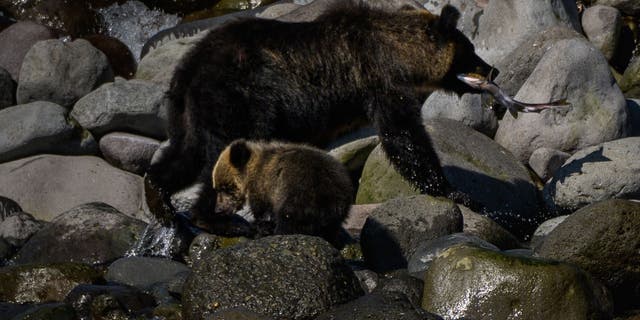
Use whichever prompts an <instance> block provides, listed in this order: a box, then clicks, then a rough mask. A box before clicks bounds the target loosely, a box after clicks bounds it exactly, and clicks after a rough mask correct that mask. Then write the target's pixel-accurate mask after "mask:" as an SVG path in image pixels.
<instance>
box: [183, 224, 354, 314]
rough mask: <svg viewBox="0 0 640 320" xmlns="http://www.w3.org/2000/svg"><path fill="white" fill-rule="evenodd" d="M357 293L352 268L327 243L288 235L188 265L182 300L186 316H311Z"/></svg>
mask: <svg viewBox="0 0 640 320" xmlns="http://www.w3.org/2000/svg"><path fill="white" fill-rule="evenodd" d="M229 288H233V289H234V290H229ZM361 294H362V289H361V288H360V284H359V282H358V279H357V278H356V277H355V275H354V274H353V271H351V269H350V268H349V267H348V266H347V265H346V263H345V262H344V260H343V259H342V258H341V257H340V255H339V253H338V251H337V250H335V249H334V248H333V247H332V246H331V245H330V244H329V243H328V242H326V241H324V240H322V239H321V238H317V237H310V236H302V235H290V236H272V237H265V238H261V239H258V240H255V241H250V242H245V243H241V244H238V245H236V246H233V247H229V248H225V249H221V250H216V251H213V252H210V253H209V254H207V255H206V256H205V257H204V259H202V260H200V261H199V262H198V263H196V264H195V265H194V267H193V272H192V274H191V276H189V278H188V279H187V283H186V284H185V288H184V295H183V299H182V302H183V305H184V309H183V311H184V317H185V318H186V319H201V318H206V316H207V315H208V314H209V313H211V312H212V311H213V310H216V309H217V310H216V311H218V310H225V309H233V308H246V309H248V310H251V311H253V312H256V313H259V314H262V315H265V316H269V317H274V318H287V319H311V318H313V317H315V316H317V315H319V314H320V313H322V312H324V311H327V310H328V309H329V308H331V307H332V306H335V305H337V304H342V303H345V302H348V301H350V300H353V299H355V298H357V297H358V296H359V295H361Z"/></svg>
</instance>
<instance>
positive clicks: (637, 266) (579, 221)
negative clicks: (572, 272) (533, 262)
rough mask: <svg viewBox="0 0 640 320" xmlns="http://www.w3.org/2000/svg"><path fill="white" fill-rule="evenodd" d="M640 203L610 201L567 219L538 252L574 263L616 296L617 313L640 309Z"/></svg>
mask: <svg viewBox="0 0 640 320" xmlns="http://www.w3.org/2000/svg"><path fill="white" fill-rule="evenodd" d="M638 248H640V203H638V202H634V201H627V200H619V199H614V200H608V201H603V202H599V203H595V204H592V205H590V206H587V207H584V208H582V209H580V210H578V211H576V212H575V213H573V214H571V215H570V216H568V217H567V218H566V219H565V220H564V221H563V222H562V223H560V224H559V225H558V226H557V227H556V228H555V229H553V231H551V232H550V233H549V235H548V236H547V237H546V238H545V239H544V240H543V241H542V243H541V244H540V245H539V246H538V247H537V248H536V249H535V252H536V255H538V256H540V257H545V258H550V259H556V260H562V261H564V262H568V263H572V264H574V265H577V266H578V267H580V268H582V269H584V270H585V271H587V272H589V273H590V274H591V275H593V276H594V277H595V278H597V279H599V280H600V281H602V282H603V283H604V284H605V285H606V286H607V287H608V288H609V289H611V292H612V293H613V297H614V306H615V308H616V313H618V312H620V311H623V310H627V309H638V308H640V255H638Z"/></svg>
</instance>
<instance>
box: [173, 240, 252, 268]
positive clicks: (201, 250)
mask: <svg viewBox="0 0 640 320" xmlns="http://www.w3.org/2000/svg"><path fill="white" fill-rule="evenodd" d="M247 240H248V239H246V238H225V237H221V236H217V235H214V234H209V233H206V232H203V233H201V234H199V235H197V236H196V237H195V238H194V239H193V241H191V244H190V245H189V256H188V257H187V258H186V260H187V264H188V265H189V266H190V267H193V265H194V264H196V263H198V261H200V260H202V258H203V257H204V256H206V255H207V253H208V252H211V251H215V250H218V249H222V248H227V247H231V246H234V245H236V244H238V243H241V242H245V241H247Z"/></svg>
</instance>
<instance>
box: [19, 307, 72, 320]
mask: <svg viewBox="0 0 640 320" xmlns="http://www.w3.org/2000/svg"><path fill="white" fill-rule="evenodd" d="M10 319H11V320H48V319H55V320H75V319H77V318H76V313H75V311H74V310H73V308H72V307H71V306H70V305H67V304H64V303H45V304H39V305H35V306H30V307H29V308H28V309H27V310H26V311H24V312H22V313H20V314H18V315H16V316H14V317H13V318H10Z"/></svg>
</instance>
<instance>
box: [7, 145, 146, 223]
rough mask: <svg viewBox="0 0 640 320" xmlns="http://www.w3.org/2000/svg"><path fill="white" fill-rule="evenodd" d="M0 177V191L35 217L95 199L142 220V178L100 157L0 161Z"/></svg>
mask: <svg viewBox="0 0 640 320" xmlns="http://www.w3.org/2000/svg"><path fill="white" fill-rule="evenodd" d="M0 176H1V177H2V180H0V194H2V195H6V196H7V197H9V198H12V199H15V200H16V201H18V202H19V203H20V204H21V205H22V208H23V209H24V211H26V212H29V213H31V214H32V215H33V216H34V217H35V218H36V219H38V220H44V221H51V220H52V219H53V218H54V217H56V216H57V215H58V214H60V213H62V212H65V211H67V210H70V209H71V208H73V207H76V206H78V205H81V204H84V203H89V202H94V201H99V202H104V203H107V204H109V205H111V206H113V207H115V208H116V209H118V210H119V211H120V212H124V213H125V214H127V215H130V216H132V217H139V218H141V219H145V217H144V212H143V211H142V210H141V208H142V188H143V187H142V184H143V183H142V178H141V177H139V176H136V175H133V174H131V173H128V172H124V171H121V170H119V169H116V168H114V167H112V166H110V165H109V164H108V163H107V162H105V161H104V160H102V159H100V158H96V157H87V156H81V157H68V156H54V155H42V156H34V157H29V158H24V159H20V160H15V161H11V162H7V163H3V164H0ZM25 177H29V179H25Z"/></svg>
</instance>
